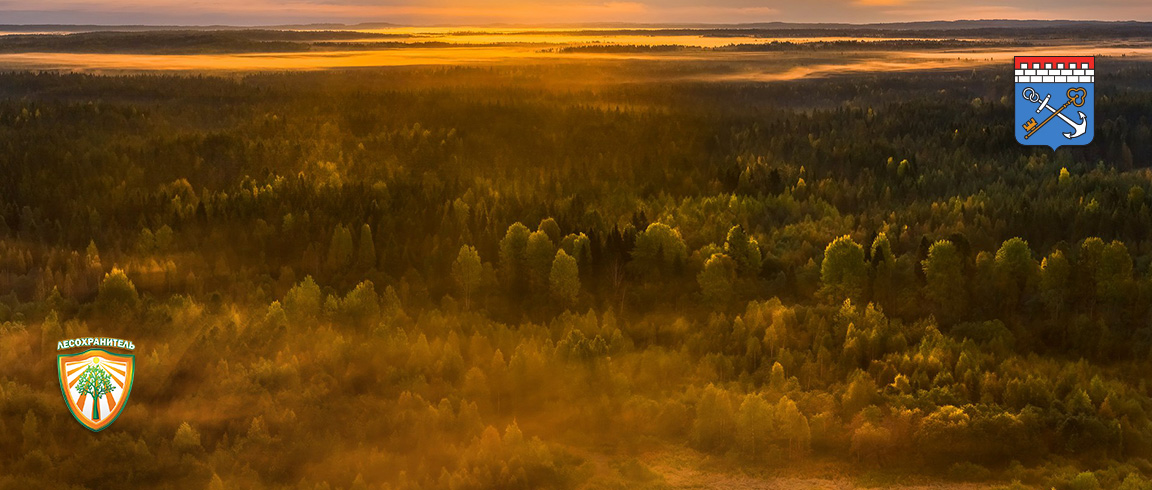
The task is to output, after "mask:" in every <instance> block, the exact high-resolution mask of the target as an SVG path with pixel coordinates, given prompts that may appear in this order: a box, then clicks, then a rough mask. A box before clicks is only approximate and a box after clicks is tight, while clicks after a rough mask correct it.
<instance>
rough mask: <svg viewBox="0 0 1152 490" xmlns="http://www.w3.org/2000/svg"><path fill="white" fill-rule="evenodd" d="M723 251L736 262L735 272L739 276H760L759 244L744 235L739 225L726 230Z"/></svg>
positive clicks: (760, 258) (760, 257)
mask: <svg viewBox="0 0 1152 490" xmlns="http://www.w3.org/2000/svg"><path fill="white" fill-rule="evenodd" d="M724 251H725V253H727V254H728V256H729V257H731V258H732V260H735V261H736V270H737V272H739V274H740V275H741V276H745V277H756V276H757V275H759V274H760V268H761V265H762V261H763V257H762V256H761V254H760V244H759V243H757V242H756V239H755V238H751V237H749V236H748V235H746V234H745V233H744V229H743V228H741V227H740V226H739V225H737V226H733V227H732V228H731V229H729V230H728V237H727V239H726V240H725V242H724Z"/></svg>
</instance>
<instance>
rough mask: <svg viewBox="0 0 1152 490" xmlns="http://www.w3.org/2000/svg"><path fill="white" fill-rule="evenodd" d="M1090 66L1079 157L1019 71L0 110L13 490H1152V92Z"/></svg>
mask: <svg viewBox="0 0 1152 490" xmlns="http://www.w3.org/2000/svg"><path fill="white" fill-rule="evenodd" d="M1097 63H1098V64H1099V67H1098V72H1099V73H1101V75H1100V76H1098V78H1097V80H1098V81H1097V86H1096V98H1097V99H1096V104H1097V107H1096V114H1097V116H1098V117H1099V118H1100V119H1099V121H1097V122H1096V133H1095V134H1096V136H1095V140H1094V141H1093V142H1092V143H1091V144H1089V145H1087V146H1083V147H1063V148H1060V149H1059V150H1058V151H1056V152H1053V151H1052V150H1051V149H1049V148H1047V147H1040V148H1037V147H1024V146H1021V145H1019V144H1017V143H1016V141H1015V139H1014V137H1013V124H1015V123H1014V121H1013V105H1012V104H1013V90H1014V88H1013V85H1012V83H1013V82H1012V79H1011V76H1009V75H1005V74H1004V72H1005V70H1006V69H1007V65H1006V66H1005V67H998V66H990V67H976V68H972V69H950V70H934V71H919V72H904V73H883V72H876V73H860V74H854V75H851V76H839V77H830V78H822V79H800V80H793V81H779V82H765V83H753V82H743V81H724V80H709V79H705V78H704V77H701V78H699V79H693V78H691V77H685V78H683V79H678V80H676V81H673V82H668V81H664V82H660V83H651V82H645V81H644V80H649V79H658V78H659V77H650V75H652V74H653V73H667V72H675V73H680V74H684V73H688V74H691V73H694V71H695V70H701V69H702V68H700V67H699V66H697V65H694V64H691V63H684V64H676V63H674V62H662V63H659V64H655V63H646V62H643V61H632V62H629V61H581V60H571V61H564V62H556V63H535V64H523V65H520V64H512V63H509V64H500V65H493V66H446V67H419V66H414V67H393V68H372V69H348V70H329V71H316V72H283V73H281V72H269V73H255V74H243V75H241V74H234V75H227V74H224V75H184V74H182V75H165V74H121V75H98V74H77V73H54V72H43V73H33V72H9V73H3V74H0V366H3V368H0V434H3V436H2V437H0V488H5V489H9V488H11V489H27V488H43V489H57V488H59V489H81V488H90V489H105V488H107V489H119V488H141V487H147V488H157V489H203V488H207V489H212V490H217V489H233V488H235V489H266V488H292V489H301V490H304V489H307V490H313V489H315V490H334V489H348V490H351V489H356V490H364V489H374V490H375V489H390V490H399V489H422V488H429V489H431V488H437V489H439V488H443V489H453V490H456V489H486V488H502V489H503V488H555V489H576V488H589V489H609V488H621V489H622V488H654V489H655V488H678V487H692V488H725V487H732V486H737V485H736V484H737V483H748V482H750V481H752V482H771V481H781V482H788V481H793V480H794V481H806V482H811V481H812V480H806V479H808V478H816V479H820V481H825V482H831V483H830V484H829V485H830V486H828V488H858V487H895V488H902V487H905V486H908V488H911V487H910V486H915V485H925V484H931V485H937V484H938V485H941V486H940V487H934V488H949V489H951V488H956V489H960V488H964V489H972V488H996V489H1002V490H1024V489H1044V490H1047V489H1049V488H1055V489H1058V490H1104V489H1109V490H1111V489H1118V490H1137V489H1148V488H1152V386H1149V373H1152V361H1150V358H1152V236H1150V232H1152V209H1150V207H1152V192H1150V191H1152V189H1150V187H1152V122H1150V121H1149V115H1150V113H1152V112H1150V109H1152V65H1150V64H1148V63H1145V62H1139V61H1130V60H1124V59H1121V58H1103V57H1101V58H1097ZM1001 68H1003V69H1001ZM84 336H107V337H114V338H122V339H129V340H131V341H133V342H134V343H135V346H136V350H135V355H136V382H135V386H134V388H133V390H132V393H131V398H130V400H129V401H128V405H127V408H126V409H125V411H124V413H123V414H122V415H121V416H120V418H119V419H118V420H117V421H116V423H115V424H114V425H112V426H111V427H110V428H109V429H107V430H104V431H102V432H99V433H92V432H89V431H88V430H87V429H85V428H84V427H82V426H80V425H79V424H77V423H76V421H74V420H72V418H71V415H70V414H69V413H68V410H67V408H66V407H65V404H64V403H63V400H62V399H61V394H60V389H59V386H58V382H57V378H56V367H55V361H56V357H55V356H56V354H57V352H56V343H57V342H58V341H59V340H63V339H71V338H77V337H84ZM773 479H775V480H773ZM808 484H809V485H811V483H808ZM831 484H837V485H841V486H836V487H833V486H831ZM748 488H754V487H752V486H749V487H748ZM755 488H760V487H755ZM763 488H777V487H763ZM788 488H791V487H788ZM796 488H810V487H807V486H805V487H801V486H797V487H796ZM820 488H823V487H820ZM917 488H921V487H917Z"/></svg>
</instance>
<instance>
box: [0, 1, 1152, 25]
mask: <svg viewBox="0 0 1152 490" xmlns="http://www.w3.org/2000/svg"><path fill="white" fill-rule="evenodd" d="M959 19H1061V20H1065V19H1071V20H1144V21H1147V20H1152V1H1150V0H1102V1H1099V0H1098V1H1092V0H802V1H794V0H612V1H603V0H557V1H547V0H511V1H499V0H0V24H113V25H115V24H121V25H123V24H151V25H165V24H175V25H211V24H227V25H276V24H296V23H317V22H334V23H352V24H354V23H361V22H390V23H397V24H406V25H487V24H495V23H503V24H525V25H530V24H576V23H592V22H625V23H749V22H773V21H783V22H850V23H868V22H902V21H916V20H959Z"/></svg>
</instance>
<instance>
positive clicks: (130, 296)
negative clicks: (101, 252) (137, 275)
mask: <svg viewBox="0 0 1152 490" xmlns="http://www.w3.org/2000/svg"><path fill="white" fill-rule="evenodd" d="M96 303H97V304H98V305H100V307H101V308H103V309H104V310H105V311H107V312H109V313H112V314H126V313H128V312H131V311H132V310H133V309H135V308H136V306H137V305H139V304H140V294H139V293H137V292H136V285H135V284H132V280H131V279H128V275H127V274H125V273H124V270H122V269H120V268H117V267H113V268H112V271H111V272H109V273H107V274H105V275H104V281H103V282H101V283H100V289H99V293H98V294H97V296H96Z"/></svg>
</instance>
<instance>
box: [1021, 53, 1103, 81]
mask: <svg viewBox="0 0 1152 490" xmlns="http://www.w3.org/2000/svg"><path fill="white" fill-rule="evenodd" d="M1013 63H1014V68H1015V70H1014V75H1015V78H1016V83H1093V82H1095V81H1096V60H1095V59H1094V58H1093V57H1091V56H1017V57H1016V59H1015V61H1013Z"/></svg>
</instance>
